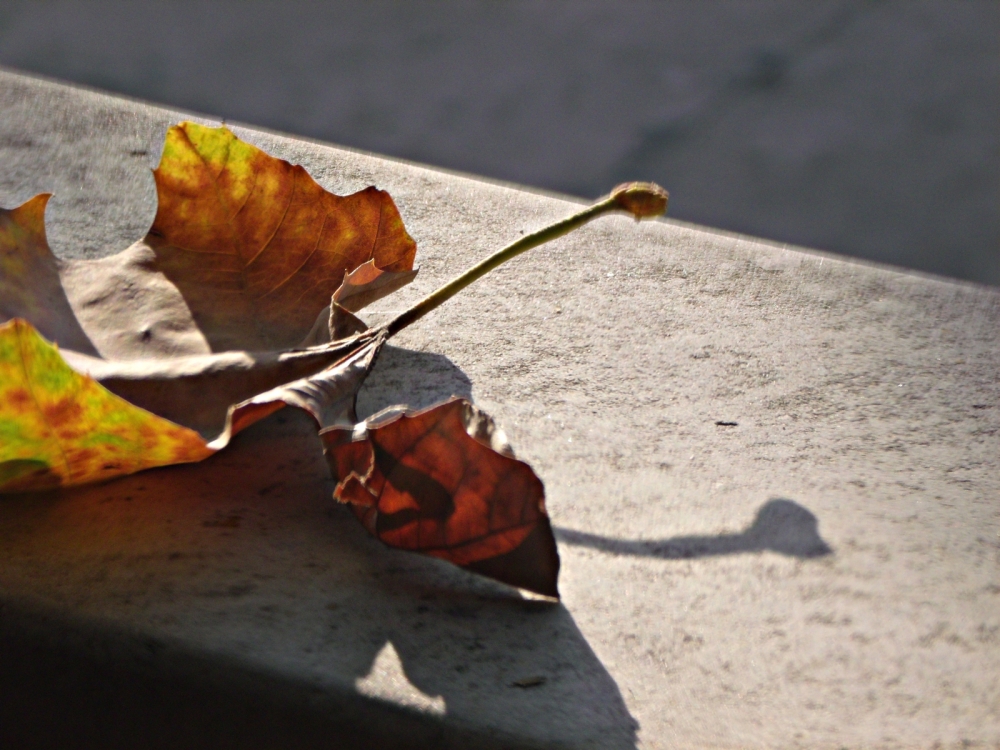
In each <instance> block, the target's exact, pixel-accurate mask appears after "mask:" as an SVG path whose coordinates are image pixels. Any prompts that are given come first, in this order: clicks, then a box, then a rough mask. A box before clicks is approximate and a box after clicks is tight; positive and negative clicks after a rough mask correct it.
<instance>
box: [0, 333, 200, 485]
mask: <svg viewBox="0 0 1000 750" xmlns="http://www.w3.org/2000/svg"><path fill="white" fill-rule="evenodd" d="M213 452H214V451H213V450H211V449H209V448H208V447H207V446H206V445H205V441H204V440H202V438H201V436H200V435H198V433H196V432H193V431H192V430H189V429H187V428H184V427H180V426H178V425H175V424H173V423H171V422H168V421H167V420H166V419H162V418H160V417H158V416H156V415H154V414H150V413H149V412H148V411H145V410H144V409H140V408H138V407H136V406H133V405H132V404H130V403H128V402H127V401H125V400H123V399H121V398H119V397H118V396H115V395H114V394H112V393H109V392H108V391H107V390H105V389H104V388H102V387H101V386H100V385H98V384H97V383H95V382H94V381H93V380H92V379H91V378H89V377H87V376H85V375H80V374H79V373H77V372H75V371H74V370H72V369H71V368H70V367H69V366H68V365H67V364H66V363H65V362H64V361H63V360H62V358H61V357H60V356H59V352H58V350H57V349H56V347H54V346H52V344H50V343H48V342H47V341H45V339H43V338H42V337H41V336H39V335H38V333H37V332H36V331H35V329H34V328H32V327H31V325H29V324H28V323H26V322H24V321H23V320H20V319H15V320H12V321H10V322H8V323H4V324H0V491H3V492H13V491H17V490H23V489H42V488H48V487H56V486H59V485H72V484H81V483H85V482H93V481H98V480H101V479H107V478H110V477H113V476H118V475H121V474H130V473H132V472H136V471H140V470H142V469H149V468H152V467H154V466H165V465H168V464H175V463H183V462H186V461H200V460H201V459H203V458H206V457H207V456H210V455H211V454H212V453H213Z"/></svg>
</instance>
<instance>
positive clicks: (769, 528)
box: [554, 498, 833, 560]
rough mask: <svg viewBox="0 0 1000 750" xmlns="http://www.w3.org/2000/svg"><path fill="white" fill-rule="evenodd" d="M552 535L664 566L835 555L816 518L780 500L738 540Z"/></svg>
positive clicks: (580, 533)
mask: <svg viewBox="0 0 1000 750" xmlns="http://www.w3.org/2000/svg"><path fill="white" fill-rule="evenodd" d="M554 531H555V535H556V539H558V540H559V541H560V542H564V543H566V544H571V545H576V546H579V547H589V548H591V549H596V550H600V551H601V552H609V553H611V554H614V555H632V556H635V557H659V558H661V559H664V560H673V559H689V558H693V557H709V556H712V555H733V554H737V553H740V552H764V551H770V552H778V553H779V554H782V555H788V556H790V557H800V558H811V557H822V556H823V555H830V554H833V549H832V548H831V547H830V546H829V545H828V544H827V543H826V542H825V541H823V538H822V537H821V536H820V535H819V528H818V522H817V520H816V516H814V515H813V514H812V513H811V512H810V511H809V510H807V509H806V508H803V507H802V506H801V505H799V504H798V503H796V502H793V501H792V500H785V499H780V498H776V499H772V500H768V501H767V502H766V503H764V505H762V506H761V508H760V510H759V511H757V517H756V518H755V519H754V521H753V523H752V524H751V525H750V526H749V527H748V528H747V529H746V530H745V531H743V532H741V533H739V534H717V535H714V536H708V535H706V536H676V537H670V538H668V539H649V540H645V539H635V540H630V539H614V538H612V537H606V536H601V535H600V534H590V533H587V532H585V531H574V530H573V529H564V528H560V527H555V529H554Z"/></svg>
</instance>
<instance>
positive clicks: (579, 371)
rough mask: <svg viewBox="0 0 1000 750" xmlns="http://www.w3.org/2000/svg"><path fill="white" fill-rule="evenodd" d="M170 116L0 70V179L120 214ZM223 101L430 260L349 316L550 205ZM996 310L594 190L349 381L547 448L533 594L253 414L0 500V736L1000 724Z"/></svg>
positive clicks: (980, 733)
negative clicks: (254, 115)
mask: <svg viewBox="0 0 1000 750" xmlns="http://www.w3.org/2000/svg"><path fill="white" fill-rule="evenodd" d="M181 117H182V115H180V114H177V113H174V112H169V111H166V110H162V109H156V108H153V107H149V106H145V105H141V104H135V103H131V102H128V101H122V100H119V99H115V98H112V97H108V96H104V95H100V94H93V93H89V92H84V91H79V90H74V89H71V88H66V87H61V86H57V85H54V84H49V83H43V82H35V81H31V80H29V79H26V78H22V77H18V76H15V75H10V74H4V73H0V205H3V206H8V207H9V206H13V205H15V204H17V203H19V202H20V201H23V200H24V199H26V198H27V197H29V196H31V195H32V194H34V193H35V192H38V191H53V192H55V194H56V196H55V198H54V199H53V201H52V203H51V204H50V209H49V211H48V214H47V221H48V226H49V236H50V241H51V243H52V245H53V248H54V250H55V252H56V253H57V254H61V255H63V256H67V257H69V256H74V257H81V256H93V255H97V254H101V253H105V252H113V251H116V250H118V249H121V248H123V247H125V246H126V245H128V244H129V243H130V242H131V241H132V240H134V239H136V238H138V237H139V236H141V235H142V233H143V232H144V231H145V229H146V228H147V226H148V224H149V222H150V220H151V218H152V215H153V210H154V203H153V201H154V194H153V182H152V178H151V176H150V174H149V168H150V167H151V166H152V165H154V164H155V163H156V161H157V159H158V152H159V146H160V143H161V140H162V137H163V133H164V130H165V128H166V127H167V126H168V125H169V124H171V123H173V122H174V121H176V120H178V119H179V118H181ZM237 132H238V133H239V134H240V135H241V136H242V137H244V138H247V139H249V140H251V141H252V142H254V143H256V144H258V145H260V146H262V147H264V148H266V149H268V150H269V151H271V152H272V153H275V154H277V155H280V156H283V157H285V158H288V159H290V160H292V161H295V162H299V163H301V164H303V165H305V166H306V168H307V169H308V170H309V171H310V172H311V173H312V174H313V175H314V176H315V177H316V178H317V179H318V180H319V181H320V183H322V184H323V185H324V186H326V187H328V188H329V189H331V190H334V191H337V192H347V191H352V190H356V189H358V188H361V187H363V186H366V185H368V184H371V183H374V184H376V185H378V186H379V187H381V188H385V189H387V190H389V191H390V192H391V194H392V195H393V196H394V198H395V199H396V201H397V203H398V205H399V208H400V211H401V213H402V215H403V218H404V221H405V222H406V224H407V227H408V229H409V230H410V232H411V233H412V234H413V236H414V237H415V239H416V240H417V242H418V247H419V252H418V261H419V262H420V263H421V265H422V271H421V275H420V276H419V277H418V279H417V281H416V282H415V283H414V284H413V285H412V287H411V288H409V289H407V290H404V292H402V293H401V295H400V297H401V298H400V299H399V300H393V299H392V298H390V299H387V300H383V301H382V303H380V307H379V309H378V310H377V311H376V313H375V314H372V315H370V316H369V318H370V319H371V320H378V319H380V318H382V317H384V316H385V315H388V314H391V313H392V311H393V310H398V309H400V308H401V307H402V306H403V305H405V304H406V303H407V302H408V301H410V300H413V299H415V298H417V297H418V296H420V295H422V294H424V293H426V292H427V291H428V290H430V289H432V288H434V287H436V286H437V285H438V284H439V283H440V282H441V281H443V280H444V279H445V278H446V277H449V276H450V275H452V274H453V273H454V272H455V271H456V270H457V269H460V268H464V267H465V266H467V265H469V264H471V263H472V262H473V261H474V260H476V259H479V258H481V257H482V256H484V255H485V254H487V253H488V252H490V251H492V250H493V249H495V248H497V247H499V246H500V245H502V244H503V243H505V242H506V241H508V240H510V239H511V238H514V237H516V236H518V234H519V233H520V232H524V231H527V230H530V229H532V228H535V227H539V226H541V225H542V224H544V223H545V222H547V221H549V220H552V219H555V218H557V217H561V216H563V215H565V214H566V213H567V212H569V211H571V210H572V209H573V208H574V206H573V205H572V204H570V203H567V202H565V201H562V200H558V199H555V198H548V197H543V196H539V195H537V194H532V193H529V192H522V191H519V190H516V189H513V188H505V187H502V186H497V185H492V184H486V183H481V182H477V181H475V180H472V179H465V178H461V177H456V176H454V175H449V174H444V173H441V172H437V171H434V170H433V169H426V168H422V167H418V166H413V165H409V164H403V163H399V162H393V161H390V160H385V159H380V158H378V157H375V156H370V155H366V154H361V153H357V152H351V151H346V150H342V149H338V148H334V147H330V146H325V145H322V144H313V143H308V142H304V141H301V140H294V139H288V138H283V137H280V136H276V135H271V134H268V133H264V132H259V131H254V130H250V129H245V128H237ZM998 323H1000V291H998V290H997V289H994V288H989V287H980V286H975V285H971V284H964V283H955V282H948V281H943V280H940V279H934V278H927V277H922V276H918V275H907V274H902V273H898V272H896V271H893V270H888V269H885V268H880V267H875V266H870V265H861V264H856V263H851V262H846V261H844V260H842V259H838V258H835V257H832V256H824V255H820V254H815V253H809V252H805V251H800V250H798V249H795V248H789V247H785V246H780V245H776V244H772V243H768V242H765V241H761V240H756V239H753V238H750V237H743V236H737V235H730V234H723V233H719V232H714V231H712V230H709V229H704V228H701V227H696V226H692V225H686V224H683V223H678V222H675V221H670V220H667V221H658V222H653V223H644V224H640V225H637V224H635V223H633V222H632V221H630V220H628V219H625V218H617V217H616V218H609V219H604V220H601V222H600V223H595V224H592V225H590V226H589V227H587V228H585V229H584V230H582V231H580V232H578V233H576V234H574V235H572V236H570V237H567V238H564V239H562V240H560V241H558V242H557V243H554V244H552V245H550V246H547V247H546V248H540V249H538V250H535V251H533V252H532V253H529V254H527V255H525V256H522V257H521V258H518V259H517V260H516V261H514V262H512V263H510V264H509V265H508V266H505V267H504V268H502V269H499V270H498V271H496V272H495V273H493V274H492V275H491V276H490V277H488V278H487V279H484V280H483V281H481V282H479V283H478V284H477V285H476V286H475V287H474V288H472V289H470V290H468V291H467V292H466V293H464V294H463V295H461V296H459V297H458V298H456V299H454V300H452V301H451V302H449V303H448V304H447V305H446V306H444V307H442V308H441V309H440V310H438V311H436V312H435V313H434V314H433V315H431V316H429V317H428V318H427V319H425V320H424V321H422V322H421V323H420V324H419V325H418V326H416V327H415V328H413V329H411V330H409V331H407V332H405V333H404V334H403V335H401V336H400V337H399V338H398V339H397V340H395V341H394V346H392V347H390V348H389V349H388V350H387V351H386V352H385V353H384V355H383V357H382V359H381V361H380V363H379V365H378V366H377V368H376V370H375V371H374V373H373V375H372V377H371V379H370V381H369V384H368V385H367V386H366V389H365V391H364V392H363V394H362V399H361V404H360V407H361V408H360V411H361V412H362V414H365V413H370V412H372V411H373V410H375V409H377V408H380V407H382V406H383V405H387V404H391V403H399V402H408V403H410V404H411V405H412V406H422V405H426V404H428V403H431V402H433V401H435V400H437V399H439V398H442V397H446V396H448V395H451V394H452V393H457V394H461V395H467V396H468V395H471V396H472V397H473V398H474V399H475V400H476V402H477V403H478V404H479V405H480V406H481V407H483V408H484V409H486V410H487V411H489V412H490V413H491V414H493V415H494V416H495V417H496V418H497V419H498V421H499V423H500V424H501V425H502V426H503V427H504V428H505V429H506V430H507V432H508V434H509V435H510V438H511V441H512V443H513V445H514V447H515V449H516V450H517V451H518V453H519V455H520V456H521V457H522V458H525V459H526V460H528V461H529V462H531V464H532V465H533V466H534V468H535V470H536V471H537V472H538V474H539V475H540V476H541V477H542V479H543V481H544V482H545V484H546V488H547V492H548V505H549V509H550V513H551V515H552V518H553V523H554V525H555V527H556V529H557V537H558V539H559V547H560V552H561V555H562V559H563V573H562V578H561V587H562V591H563V592H564V600H563V602H562V603H561V604H559V605H549V604H545V603H540V602H535V601H529V600H525V599H522V598H521V597H520V596H519V595H517V594H516V593H515V592H512V591H508V590H506V589H503V588H502V587H499V586H495V585H493V584H491V583H489V582H487V581H483V580H479V579H477V578H475V577H474V576H471V575H466V574H463V573H461V572H457V571H455V570H452V569H451V568H449V567H447V566H446V565H443V564H438V563H436V562H435V561H431V560H425V559H421V558H418V557H415V556H410V555H407V554H404V553H401V552H393V551H389V550H387V549H385V548H383V547H381V546H380V545H379V544H378V543H376V542H374V541H373V540H371V539H370V538H368V537H367V535H366V533H365V532H364V531H363V529H361V527H360V526H359V525H358V524H357V523H356V521H355V520H354V519H353V517H351V516H349V514H348V513H347V512H345V511H344V510H343V509H342V508H339V507H336V505H335V503H334V502H333V501H332V500H331V499H330V492H331V489H332V488H331V484H330V482H329V480H328V477H327V474H326V470H325V468H324V466H323V463H322V459H321V456H320V453H319V447H318V443H317V442H316V441H315V440H314V439H312V438H311V437H310V435H309V431H308V429H306V427H305V426H304V425H303V421H302V420H301V419H297V418H295V417H294V415H293V414H279V415H276V418H272V419H271V420H270V421H268V422H267V423H264V424H262V425H260V426H258V427H256V428H254V429H253V430H251V431H249V432H247V433H245V434H243V435H240V436H239V438H238V439H237V441H236V443H235V444H234V445H233V446H232V448H231V449H228V450H227V451H226V452H224V453H223V454H220V455H219V456H218V457H216V458H214V459H212V460H210V461H207V462H205V463H204V464H202V465H198V466H192V467H180V468H172V469H168V470H162V471H156V472H147V473H144V474H140V475H137V476H134V477H132V478H128V479H125V480H122V481H118V482H115V483H110V484H106V485H103V486H98V487H93V488H88V489H83V490H78V491H73V492H67V493H65V494H61V495H36V496H19V497H8V498H4V499H3V501H2V502H0V561H2V562H0V633H2V635H0V674H2V676H3V677H2V679H0V692H2V696H0V697H2V699H0V744H4V746H5V747H31V746H39V747H49V746H58V747H68V746H73V745H76V746H111V747H137V746H143V747H225V746H231V747H257V746H259V747H274V746H283V747H320V746H323V747H331V746H332V747H339V746H343V747H379V746H398V747H491V746H498V747H500V746H502V747H583V748H586V747H591V748H622V749H624V748H632V747H639V748H667V747H684V748H690V747H694V748H697V747H732V748H735V747H740V748H765V747H766V748H790V747H810V748H812V747H817V748H842V747H848V748H861V747H865V748H868V747H886V748H896V747H906V748H910V747H922V748H938V747H949V748H952V747H954V748H958V747H980V748H996V747H1000V502H998V499H1000V379H998V375H997V373H998V371H1000V326H998ZM219 463H230V464H231V463H236V464H238V465H239V466H243V467H245V471H244V472H243V477H244V479H243V481H242V482H241V483H240V484H239V485H238V486H225V487H219V486H215V485H214V484H213V481H212V477H213V466H214V465H216V464H219ZM152 482H158V483H166V484H168V485H170V486H172V487H174V488H175V491H174V497H175V502H173V503H171V504H169V505H165V504H163V503H149V502H145V503H144V502H143V495H144V492H148V489H147V488H148V487H149V485H150V483H152ZM518 683H520V685H519V684H518Z"/></svg>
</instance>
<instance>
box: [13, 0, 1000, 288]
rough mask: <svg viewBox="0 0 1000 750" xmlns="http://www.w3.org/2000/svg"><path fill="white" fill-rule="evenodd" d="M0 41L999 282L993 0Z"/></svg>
mask: <svg viewBox="0 0 1000 750" xmlns="http://www.w3.org/2000/svg"><path fill="white" fill-rule="evenodd" d="M0 65H4V66H8V67H11V68H15V69H20V70H22V71H30V72H35V73H40V74H44V75H46V76H51V77H55V78H59V79H64V80H68V81H76V82H79V83H83V84H87V85H89V86H95V87H99V88H102V89H106V90H110V91H114V92H120V93H124V94H128V95H131V96H135V97H140V98H143V99H148V100H151V101H154V102H162V103H165V104H169V105H174V106H178V107H182V108H185V109H189V110H194V111H196V112H199V113H204V114H207V115H211V116H215V117H218V118H225V119H227V120H232V121H242V122H245V123H250V124H256V125H261V126H265V127H268V128H273V129H278V130H282V131H287V132H289V133H293V134H299V135H305V136H310V137H314V138H319V139H323V140H327V141H332V142H334V143H338V144H342V145H346V146H352V147H355V148H361V149H366V150H371V151H376V152H380V153H383V154H389V155H392V156H397V157H402V158H406V159H412V160H416V161H420V162H426V163H428V164H432V165H436V166H441V167H447V168H451V169H456V170H462V171H465V172H472V173H475V174H479V175H485V176H488V177H492V178H497V179H501V180H511V181H514V182H518V183H522V184H525V185H532V186H536V187H540V188H544V189H547V190H553V191H558V192H563V193H568V194H572V195H577V196H584V197H596V196H598V195H600V194H602V193H604V192H606V191H607V190H608V189H609V188H610V187H612V186H613V185H614V184H615V183H617V182H620V181H623V180H626V179H651V180H655V181H657V182H660V183H661V184H663V185H664V186H665V187H666V188H667V189H668V190H670V192H671V215H672V216H674V217H675V218H679V219H684V220H688V221H694V222H699V223H703V224H707V225H711V226H714V227H719V228H723V229H727V230H733V231H738V232H746V233H750V234H755V235H759V236H762V237H766V238H770V239H774V240H778V241H783V242H790V243H796V244H800V245H805V246H808V247H813V248H818V249H822V250H829V251H834V252H838V253H845V254H850V255H855V256H859V257H864V258H869V259H873V260H877V261H882V262H887V263H894V264H897V265H903V266H908V267H911V268H916V269H921V270H924V271H930V272H933V273H938V274H945V275H950V276H954V277H959V278H964V279H972V280H978V281H980V282H985V283H991V284H1000V2H998V1H997V0H981V1H979V2H976V1H974V0H937V1H934V2H920V1H918V0H895V1H893V0H882V1H878V0H867V1H859V0H810V1H808V2H805V1H802V0H796V1H791V0H768V1H766V2H738V1H736V0H731V1H729V2H708V1H705V2H696V1H694V0H688V1H681V0H664V1H661V2H640V1H638V0H617V1H604V2H588V1H587V0H574V1H573V2H499V1H498V0H478V1H472V0H469V1H467V2H455V1H452V2H436V3H424V2H399V1H397V2H373V1H368V2H358V3H330V2H324V3H319V2H315V3H314V2H306V1H305V0H285V2H254V1H253V0H218V1H216V2H181V1H179V0H178V1H175V2H145V3H137V2H116V1H113V0H104V1H97V0H95V1H94V2H54V1H51V2H42V1H39V0H31V1H28V0H3V2H2V3H0ZM2 116H3V114H2V112H0V117H2ZM0 168H2V165H0Z"/></svg>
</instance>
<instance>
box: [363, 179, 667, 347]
mask: <svg viewBox="0 0 1000 750" xmlns="http://www.w3.org/2000/svg"><path fill="white" fill-rule="evenodd" d="M667 201H668V195H667V191H666V190H664V189H663V188H661V187H660V186H659V185H656V184H654V183H651V182H628V183H624V184H622V185H619V186H618V187H616V188H615V189H614V190H612V191H611V194H610V195H609V196H608V197H606V198H603V199H601V200H599V201H597V202H596V203H594V204H593V205H592V206H589V207H588V208H585V209H583V210H582V211H580V212H579V213H576V214H573V215H572V216H569V217H567V218H565V219H562V220H560V221H557V222H556V223H554V224H550V225H549V226H547V227H545V228H543V229H539V230H538V231H537V232H532V233H531V234H528V235H525V236H524V237H522V238H521V239H519V240H517V241H515V242H512V243H511V244H509V245H507V247H505V248H503V249H502V250H500V251H498V252H496V253H494V254H493V255H491V256H489V257H488V258H485V259H484V260H482V261H480V262H479V263H477V264H476V265H474V266H473V267H472V268H470V269H469V270H467V271H465V272H464V273H462V274H460V275H458V276H456V277H455V278H454V279H452V280H451V281H449V282H448V283H447V284H445V285H444V286H442V287H440V288H439V289H437V290H436V291H434V292H431V293H430V294H429V295H427V296H426V297H424V298H423V299H422V300H420V301H419V302H417V303H416V304H415V305H413V307H411V308H410V309H409V310H405V311H404V312H402V313H400V314H399V315H398V316H396V317H395V318H394V319H393V320H391V321H389V322H388V323H386V324H385V325H384V326H383V327H382V330H384V331H385V333H386V338H389V337H391V336H394V335H396V334H397V333H399V332H400V331H402V330H403V329H404V328H406V327H407V326H409V325H411V324H412V323H415V322H416V321H418V320H420V318H422V317H424V316H425V315H426V314H427V313H429V312H430V311H431V310H434V309H435V308H437V307H438V306H439V305H441V304H443V303H444V302H446V301H448V300H449V299H451V298H452V297H454V296H455V295H456V294H458V293H459V292H460V291H462V290H463V289H465V288H466V287H467V286H469V285H470V284H472V283H473V282H475V281H477V280H479V279H480V278H482V277H483V276H485V275H486V274H488V273H489V272H490V271H492V270H493V269H494V268H496V267H497V266H499V265H501V264H503V263H506V262H507V261H508V260H510V259H511V258H514V257H515V256H518V255H520V254H521V253H523V252H527V251H528V250H531V249H532V248H535V247H538V246H539V245H542V244H544V243H546V242H549V241H550V240H554V239H556V238H558V237H562V236H563V235H564V234H569V233H570V232H572V231H573V230H574V229H577V228H579V227H581V226H583V225H584V224H586V223H587V222H589V221H591V220H593V219H596V218H597V217H598V216H603V215H604V214H606V213H610V212H612V211H626V212H628V213H630V214H632V215H633V216H634V217H635V218H636V220H639V219H644V218H653V217H656V216H660V215H661V214H662V213H664V212H665V211H666V209H667Z"/></svg>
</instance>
